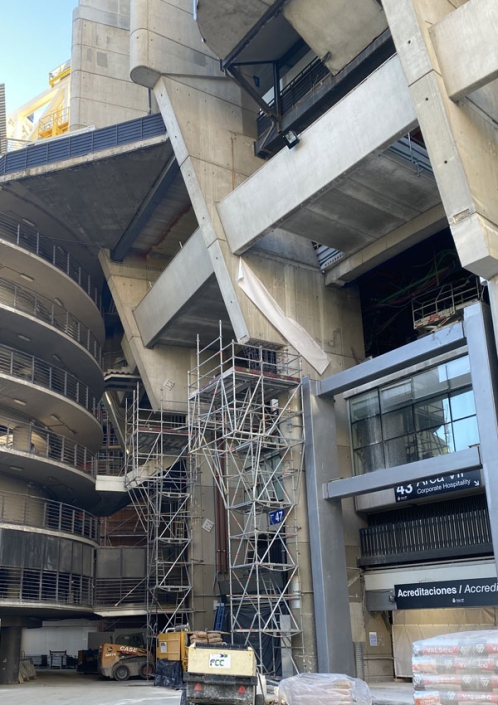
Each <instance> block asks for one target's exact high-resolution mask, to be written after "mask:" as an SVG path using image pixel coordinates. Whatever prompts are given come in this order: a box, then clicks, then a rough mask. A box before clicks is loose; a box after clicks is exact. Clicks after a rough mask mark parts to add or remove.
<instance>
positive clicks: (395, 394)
mask: <svg viewBox="0 0 498 705" xmlns="http://www.w3.org/2000/svg"><path fill="white" fill-rule="evenodd" d="M412 398H413V394H412V381H411V379H408V380H407V379H405V380H404V381H403V382H397V383H396V384H392V385H390V386H389V387H384V388H383V389H381V390H380V403H381V408H382V413H386V412H387V411H393V410H394V409H399V408H400V407H402V406H407V405H408V404H409V403H410V402H411V400H412Z"/></svg>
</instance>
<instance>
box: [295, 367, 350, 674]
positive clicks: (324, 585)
mask: <svg viewBox="0 0 498 705" xmlns="http://www.w3.org/2000/svg"><path fill="white" fill-rule="evenodd" d="M316 390H317V382H315V381H312V380H310V378H309V377H306V378H305V379H304V381H303V405H304V427H305V438H306V441H305V458H306V473H305V475H306V493H307V500H308V525H309V532H310V545H311V546H312V551H311V569H312V575H313V598H314V604H315V629H316V641H317V656H318V671H319V672H320V673H348V674H349V675H354V674H355V668H354V658H353V649H352V642H353V638H352V631H351V619H350V612H349V597H348V578H347V567H346V555H345V549H344V529H343V519H342V507H341V502H340V500H337V501H333V502H329V503H327V502H324V501H323V497H322V491H321V488H322V485H323V483H324V481H326V480H327V479H328V478H330V471H331V470H330V469H331V468H338V467H339V459H338V455H337V443H336V438H335V435H336V434H335V416H334V408H333V403H332V402H330V401H327V400H325V399H320V398H319V397H318V396H317V394H316Z"/></svg>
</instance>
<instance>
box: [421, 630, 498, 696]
mask: <svg viewBox="0 0 498 705" xmlns="http://www.w3.org/2000/svg"><path fill="white" fill-rule="evenodd" d="M412 667H413V685H414V688H415V695H414V700H415V705H450V704H451V703H467V705H479V704H480V703H498V631H497V630H486V631H474V632H460V633H456V634H444V635H442V636H436V637H433V638H432V639H425V640H423V641H416V642H415V643H414V644H413V659H412Z"/></svg>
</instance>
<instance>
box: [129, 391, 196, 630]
mask: <svg viewBox="0 0 498 705" xmlns="http://www.w3.org/2000/svg"><path fill="white" fill-rule="evenodd" d="M185 412H186V409H185ZM126 426H127V428H126V475H125V487H126V489H127V490H128V492H129V494H130V497H131V500H132V503H133V506H134V507H135V510H136V512H137V515H138V517H139V520H140V523H141V525H142V528H143V530H144V531H145V533H146V536H147V573H146V577H145V581H146V595H147V627H148V629H147V631H148V637H149V638H150V639H151V642H152V640H153V639H154V637H155V635H156V634H157V633H158V631H164V630H165V629H168V628H171V627H178V626H186V625H187V624H188V622H189V615H190V613H191V611H192V594H191V593H192V580H191V565H190V560H191V559H190V556H189V545H190V542H191V536H190V505H191V482H190V473H189V465H188V462H187V454H186V451H187V445H188V443H187V437H188V426H187V416H186V413H183V414H182V413H177V412H176V411H175V412H174V413H173V412H171V411H168V410H167V409H161V410H160V411H153V410H151V409H150V408H149V409H147V408H144V407H141V406H140V394H139V389H138V388H137V390H136V392H135V393H134V395H133V401H132V402H131V404H130V405H129V407H128V409H127V415H126Z"/></svg>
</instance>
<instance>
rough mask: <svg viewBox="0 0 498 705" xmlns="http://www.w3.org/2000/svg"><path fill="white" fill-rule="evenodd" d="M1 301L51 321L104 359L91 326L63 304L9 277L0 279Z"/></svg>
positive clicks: (97, 358) (93, 353) (42, 319)
mask: <svg viewBox="0 0 498 705" xmlns="http://www.w3.org/2000/svg"><path fill="white" fill-rule="evenodd" d="M0 303H1V304H6V305H7V306H11V307H12V308H15V309H16V310H17V311H23V312H24V313H28V314H29V315H30V316H34V317H35V318H38V319H39V320H40V321H45V322H46V323H49V324H50V325H51V326H53V327H54V328H57V330H60V331H62V332H63V333H66V334H67V335H69V336H70V337H71V338H73V340H76V342H78V343H80V345H83V347H84V348H86V349H87V350H88V352H89V353H90V354H91V355H92V356H93V357H94V358H95V359H96V360H97V362H98V363H99V365H100V364H101V361H102V350H101V347H100V345H99V343H98V341H97V338H96V337H95V336H94V335H93V333H92V332H91V331H90V329H89V328H87V327H86V326H85V325H84V323H82V322H81V321H79V320H78V319H77V318H76V317H75V316H73V315H72V314H71V313H69V311H67V310H66V309H65V308H64V307H63V306H61V305H59V304H57V303H55V302H54V301H51V300H50V299H47V298H46V297H45V296H41V295H40V294H37V293H36V292H34V291H31V290H30V289H26V288H24V287H22V286H19V284H16V283H14V282H12V281H10V280H9V279H0Z"/></svg>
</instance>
